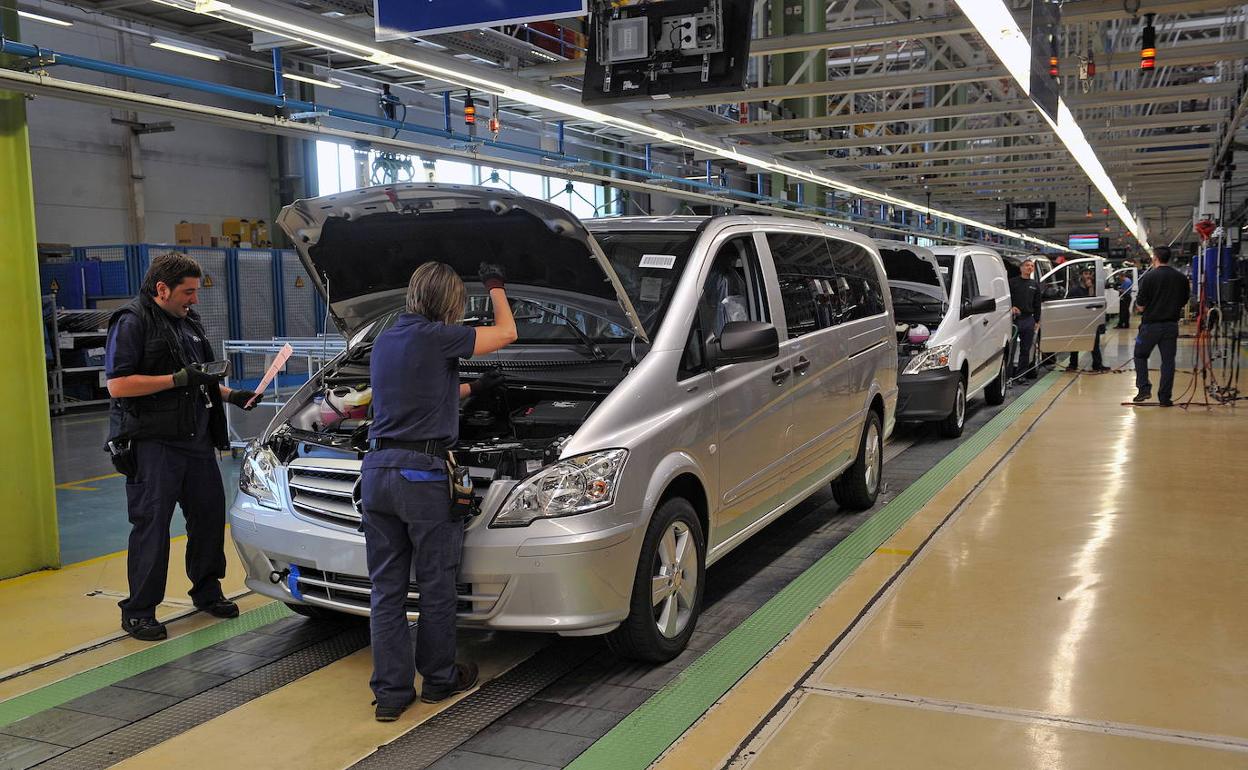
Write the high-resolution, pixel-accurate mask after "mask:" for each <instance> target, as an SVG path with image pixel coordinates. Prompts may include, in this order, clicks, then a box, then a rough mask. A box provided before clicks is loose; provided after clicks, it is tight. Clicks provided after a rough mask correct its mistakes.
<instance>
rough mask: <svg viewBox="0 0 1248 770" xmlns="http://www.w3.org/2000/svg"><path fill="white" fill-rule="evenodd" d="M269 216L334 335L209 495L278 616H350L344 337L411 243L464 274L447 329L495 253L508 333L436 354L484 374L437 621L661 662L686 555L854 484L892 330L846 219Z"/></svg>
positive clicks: (463, 207)
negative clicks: (475, 346)
mask: <svg viewBox="0 0 1248 770" xmlns="http://www.w3.org/2000/svg"><path fill="white" fill-rule="evenodd" d="M278 223H279V224H280V225H281V227H282V228H283V230H284V231H285V232H286V233H287V234H288V235H289V236H290V237H291V239H292V240H293V241H294V243H295V245H296V246H297V248H298V251H299V254H300V256H301V258H302V261H303V263H304V265H305V267H306V268H307V270H308V273H309V275H311V276H313V282H314V283H315V284H316V288H317V289H318V290H319V291H320V292H321V293H322V295H323V296H325V297H326V298H327V303H328V307H329V311H330V313H331V315H332V316H333V318H334V320H335V322H336V323H337V325H338V328H339V329H340V330H341V331H342V333H343V335H344V336H345V337H346V338H347V340H348V344H347V348H346V350H345V351H344V352H343V353H342V354H341V355H339V356H338V357H337V358H335V359H334V360H333V361H331V362H330V363H329V364H328V365H327V366H326V367H325V368H324V369H322V370H321V371H320V372H318V373H317V374H316V375H315V376H314V377H312V378H311V379H310V381H309V382H308V383H307V385H306V386H304V387H303V389H302V390H301V391H300V392H299V393H298V394H297V395H296V396H295V397H294V398H292V399H291V401H290V402H289V403H287V404H286V405H285V406H284V407H282V408H281V409H280V411H279V412H278V413H277V415H276V417H275V418H274V420H273V422H272V423H271V424H270V425H269V427H268V428H267V430H266V431H265V432H264V433H263V434H262V436H261V437H260V438H259V439H258V440H257V441H256V442H255V443H253V445H252V446H250V447H249V449H248V451H247V454H246V456H245V459H244V467H243V469H242V472H241V475H240V484H239V486H240V493H239V494H238V495H237V498H236V500H235V501H234V504H233V506H232V507H231V509H230V523H231V532H232V534H233V538H234V540H235V543H236V544H237V547H238V550H239V553H240V554H241V556H242V559H243V562H244V563H245V564H246V569H247V584H248V586H249V587H250V588H252V589H253V590H255V591H257V592H259V593H262V594H265V595H268V596H271V597H274V598H276V599H279V600H281V601H284V602H286V603H287V604H289V605H290V606H291V607H292V608H293V609H294V610H295V611H297V612H300V613H302V614H307V615H313V616H317V615H325V614H327V613H330V614H332V613H337V612H344V613H352V614H357V615H366V614H368V607H369V589H370V584H369V581H368V577H367V575H368V571H367V568H366V564H365V556H364V542H363V536H362V535H361V534H360V532H359V527H360V520H361V519H360V516H361V513H360V510H359V503H358V501H359V491H358V490H359V484H358V480H359V473H360V462H361V458H362V456H363V451H362V447H363V446H365V444H364V443H363V441H362V438H363V437H364V436H366V434H367V429H368V428H367V426H368V422H369V413H368V406H367V401H368V387H369V351H370V348H371V344H372V340H374V339H375V338H376V336H377V334H378V333H379V332H380V331H381V330H382V329H384V328H386V327H387V325H388V324H390V323H391V322H392V321H393V319H394V318H395V316H396V314H397V312H398V310H399V309H400V308H401V306H402V302H403V295H404V290H405V288H406V285H407V280H408V277H409V276H410V274H411V272H412V270H413V269H414V268H415V267H416V266H417V265H418V264H420V263H421V262H422V261H425V260H430V259H437V260H441V261H444V262H447V263H448V264H451V265H452V266H454V267H455V268H456V269H457V270H458V271H459V272H460V274H461V275H462V276H463V277H464V278H465V281H466V282H467V285H468V289H469V293H470V295H471V296H470V300H469V307H468V309H467V317H466V318H465V320H464V322H465V323H469V324H476V323H485V322H488V319H489V317H490V308H489V306H488V304H487V303H488V300H487V298H486V297H485V296H484V291H483V289H482V287H481V286H480V284H479V283H478V282H477V279H476V277H475V276H476V270H477V265H478V263H479V262H481V261H489V262H494V263H498V264H501V265H502V266H503V267H504V269H505V270H506V272H507V278H508V296H509V298H510V299H511V301H512V303H513V309H514V311H515V313H516V318H517V324H518V331H519V340H518V341H517V343H516V344H514V345H512V346H510V347H508V348H506V349H504V350H502V351H499V352H498V353H496V354H493V355H491V356H489V357H488V358H486V359H471V360H466V361H463V362H461V365H460V367H461V373H462V376H463V377H464V378H465V379H471V378H473V377H477V376H480V375H481V374H482V373H483V372H485V371H487V370H488V369H489V368H492V367H498V368H500V369H502V371H503V372H504V373H505V375H506V386H505V387H504V388H503V389H501V390H500V392H498V393H496V394H494V395H492V396H490V397H487V398H481V399H474V400H470V401H468V402H467V403H465V404H464V405H463V407H462V411H461V420H460V423H461V435H460V441H459V444H458V446H456V447H454V454H455V456H456V459H457V461H458V463H459V464H461V465H465V466H467V467H468V468H469V469H470V473H471V475H472V477H473V481H474V484H475V494H476V496H477V498H478V500H479V504H480V513H479V515H476V516H473V517H471V518H469V519H468V520H467V521H466V522H465V537H464V551H463V559H462V563H461V565H460V574H459V593H460V596H459V619H460V623H461V624H463V625H476V626H483V627H488V628H495V629H516V630H524V631H548V632H556V633H560V634H564V635H592V634H607V635H608V641H609V643H610V644H611V645H612V647H613V648H615V649H616V650H618V651H619V652H621V653H623V654H625V655H629V656H632V657H636V658H639V659H645V660H655V661H660V660H667V659H670V658H672V657H674V656H675V655H677V654H678V653H679V652H680V651H681V650H682V649H683V648H684V647H685V645H686V643H687V642H688V640H689V637H690V635H691V634H692V632H693V628H694V624H695V623H696V621H697V617H698V613H699V611H700V608H701V602H702V590H703V585H704V583H705V576H706V567H707V565H709V564H712V563H714V562H715V561H716V560H717V559H719V558H720V557H722V556H723V555H724V554H726V553H728V552H729V551H731V550H732V549H733V548H735V547H736V546H738V545H740V544H741V543H742V542H744V541H745V540H746V539H747V538H749V537H750V535H752V534H753V533H755V532H757V531H758V530H759V529H761V528H762V527H763V526H765V525H766V524H767V523H768V522H770V521H771V520H773V519H775V518H776V517H778V516H780V515H781V514H783V513H784V512H785V511H787V510H789V509H790V508H792V507H793V506H794V505H796V504H797V503H798V502H800V501H801V500H803V499H804V498H805V497H807V496H808V495H810V494H811V493H812V492H814V491H816V490H817V489H819V488H820V487H823V486H824V485H826V484H829V483H831V484H832V491H833V492H834V494H835V496H836V499H837V500H838V501H839V502H840V503H841V504H842V505H843V506H846V507H851V508H862V507H868V506H870V505H872V504H873V502H874V500H875V498H876V495H877V494H878V492H879V488H880V479H881V471H882V468H881V463H882V454H883V453H882V444H883V441H884V439H885V438H886V437H887V436H888V435H889V433H890V431H891V430H892V428H893V422H894V417H893V414H894V406H895V403H896V398H897V384H896V383H897V376H896V374H897V369H896V367H897V345H896V339H895V337H894V335H893V322H892V313H891V306H890V300H889V297H888V293H887V291H886V290H885V288H884V273H883V268H882V266H881V264H880V258H879V255H878V254H877V252H876V250H875V248H874V246H872V244H871V242H870V241H869V240H867V239H866V238H864V237H861V236H859V235H857V234H855V233H852V232H849V231H845V230H837V229H832V228H830V227H825V226H822V225H818V224H813V223H808V222H802V221H795V220H788V219H785V218H769V217H747V216H724V217H714V218H709V217H657V218H650V217H646V218H637V219H628V218H622V219H613V220H599V221H591V222H588V223H581V222H579V221H577V220H576V219H575V218H574V217H573V216H572V215H571V214H569V213H568V212H567V211H564V210H563V209H560V208H558V207H556V206H554V205H552V204H550V203H547V202H545V201H540V200H533V199H529V198H524V197H521V196H519V195H514V194H511V193H509V192H506V191H500V190H496V189H485V188H476V187H463V186H449V185H428V184H408V185H396V186H393V187H387V188H373V189H368V190H360V191H355V192H350V193H344V194H341V195H334V196H327V197H324V198H317V199H312V200H304V201H299V202H296V203H294V204H292V205H291V206H288V207H287V208H286V209H285V210H284V211H283V212H282V214H281V216H280V217H279V219H278ZM409 596H410V603H409V612H410V613H412V614H413V616H414V614H415V613H416V612H417V611H418V608H419V586H416V585H415V584H413V585H412V587H411V593H410V594H409Z"/></svg>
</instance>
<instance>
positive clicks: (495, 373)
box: [468, 369, 507, 396]
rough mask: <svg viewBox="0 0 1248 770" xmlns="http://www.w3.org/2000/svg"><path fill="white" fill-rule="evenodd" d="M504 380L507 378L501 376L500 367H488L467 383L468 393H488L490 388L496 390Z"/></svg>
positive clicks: (475, 394) (474, 394)
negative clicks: (484, 371)
mask: <svg viewBox="0 0 1248 770" xmlns="http://www.w3.org/2000/svg"><path fill="white" fill-rule="evenodd" d="M506 381H507V378H506V377H504V376H503V371H502V370H501V369H490V370H489V371H488V372H486V373H485V374H483V375H481V376H480V377H478V378H477V379H475V380H473V381H472V382H470V383H469V384H468V393H469V394H470V395H473V396H479V395H481V394H482V393H489V392H490V391H492V390H496V389H497V388H498V387H500V386H501V385H502V384H503V383H505V382H506Z"/></svg>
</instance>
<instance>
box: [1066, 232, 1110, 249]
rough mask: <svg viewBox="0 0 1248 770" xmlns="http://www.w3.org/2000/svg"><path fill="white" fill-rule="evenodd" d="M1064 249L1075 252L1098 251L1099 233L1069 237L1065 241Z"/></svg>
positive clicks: (1099, 244)
mask: <svg viewBox="0 0 1248 770" xmlns="http://www.w3.org/2000/svg"><path fill="white" fill-rule="evenodd" d="M1066 247H1067V248H1070V249H1074V250H1075V251H1100V250H1101V235H1100V233H1083V234H1076V235H1071V236H1070V237H1069V238H1067V239H1066Z"/></svg>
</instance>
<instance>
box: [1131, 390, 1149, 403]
mask: <svg viewBox="0 0 1248 770" xmlns="http://www.w3.org/2000/svg"><path fill="white" fill-rule="evenodd" d="M1152 397H1153V392H1152V391H1151V390H1141V391H1140V392H1139V393H1136V394H1135V398H1133V399H1131V401H1132V402H1133V403H1136V404H1142V403H1144V402H1145V401H1147V400H1149V399H1150V398H1152Z"/></svg>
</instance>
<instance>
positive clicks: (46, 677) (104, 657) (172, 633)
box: [0, 594, 273, 701]
mask: <svg viewBox="0 0 1248 770" xmlns="http://www.w3.org/2000/svg"><path fill="white" fill-rule="evenodd" d="M234 601H235V602H237V603H238V608H239V610H240V611H241V612H246V611H247V610H253V609H255V608H256V607H260V606H262V605H264V604H268V603H269V602H271V601H273V600H272V599H270V598H268V597H267V596H261V595H259V594H246V595H243V596H239V597H238V598H236V599H235V600H234ZM220 622H221V621H220V620H218V619H217V618H214V617H212V616H211V615H208V614H205V613H203V612H196V613H195V614H193V615H190V616H188V617H186V618H182V619H181V620H177V621H174V622H173V623H170V624H169V638H170V639H176V638H177V637H179V636H183V635H185V634H189V633H191V632H192V631H198V630H199V629H201V628H205V627H207V626H210V625H212V624H214V623H220ZM118 633H120V629H118ZM104 638H105V639H107V638H111V637H104ZM80 646H81V645H80ZM150 646H151V645H150V644H149V643H148V642H140V641H138V640H136V639H131V638H129V637H126V636H123V637H121V638H119V639H116V640H115V641H111V642H108V643H107V644H104V645H103V646H101V647H97V648H96V649H93V650H87V651H85V652H80V653H77V654H75V655H71V656H70V657H68V658H65V659H64V660H59V661H57V662H55V663H49V664H48V665H46V666H44V667H43V668H39V669H36V670H34V671H31V672H29V673H26V674H22V675H21V676H17V677H14V678H12V679H9V680H7V681H4V682H0V701H4V700H8V699H9V698H12V697H15V696H18V695H21V694H22V693H27V692H30V691H32V690H37V689H39V688H40V687H43V686H44V685H49V684H52V683H53V682H59V681H60V680H62V679H66V678H68V677H71V676H73V675H74V674H79V673H82V672H83V671H89V670H91V669H93V668H98V667H99V666H102V665H104V664H105V663H111V662H112V661H114V660H117V659H118V658H124V657H125V656H127V655H129V654H131V653H134V652H139V651H141V650H144V649H146V648H148V647H150Z"/></svg>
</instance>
